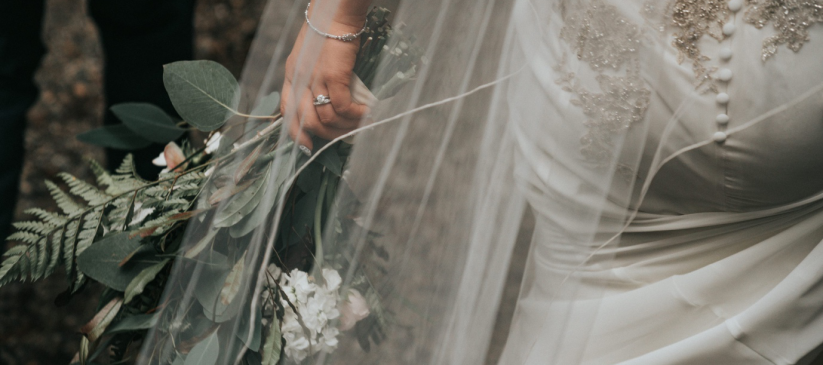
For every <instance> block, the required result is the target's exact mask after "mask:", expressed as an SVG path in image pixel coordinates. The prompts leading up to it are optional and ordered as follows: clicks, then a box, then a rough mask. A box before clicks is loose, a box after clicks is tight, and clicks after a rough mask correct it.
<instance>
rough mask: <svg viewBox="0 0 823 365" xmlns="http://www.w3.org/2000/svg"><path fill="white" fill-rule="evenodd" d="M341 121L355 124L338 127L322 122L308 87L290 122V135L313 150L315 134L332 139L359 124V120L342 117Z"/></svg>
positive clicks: (298, 142)
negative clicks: (312, 138)
mask: <svg viewBox="0 0 823 365" xmlns="http://www.w3.org/2000/svg"><path fill="white" fill-rule="evenodd" d="M327 106H328V105H327ZM341 122H342V123H345V124H348V125H354V126H353V127H350V128H336V127H334V126H330V125H326V124H324V123H323V122H321V120H320V116H319V115H318V111H317V108H316V107H315V105H314V98H313V97H312V96H311V92H310V91H309V90H308V89H306V91H305V92H304V93H303V97H302V98H300V100H299V105H298V109H297V115H296V117H295V118H293V119H292V121H291V123H289V135H290V136H291V137H292V139H293V140H294V141H295V142H297V144H299V145H301V146H306V147H308V148H309V149H310V150H311V149H312V148H313V144H312V142H311V137H310V136H312V135H314V136H317V137H320V138H322V139H326V140H332V139H335V138H337V137H340V136H342V135H344V134H346V133H348V132H350V131H352V130H353V129H354V128H355V127H356V126H357V121H352V120H346V119H341Z"/></svg>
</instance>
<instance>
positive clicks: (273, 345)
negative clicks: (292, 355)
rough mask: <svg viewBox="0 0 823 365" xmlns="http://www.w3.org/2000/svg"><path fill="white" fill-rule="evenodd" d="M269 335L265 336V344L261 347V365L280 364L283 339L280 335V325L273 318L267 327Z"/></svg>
mask: <svg viewBox="0 0 823 365" xmlns="http://www.w3.org/2000/svg"><path fill="white" fill-rule="evenodd" d="M269 326H270V327H269V334H268V336H266V344H265V345H263V352H262V353H261V355H263V365H277V363H278V362H280V352H281V350H282V345H283V342H282V340H283V337H282V336H281V335H280V323H279V322H278V321H277V319H276V318H275V320H274V321H272V323H271V325H269Z"/></svg>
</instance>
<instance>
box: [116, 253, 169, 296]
mask: <svg viewBox="0 0 823 365" xmlns="http://www.w3.org/2000/svg"><path fill="white" fill-rule="evenodd" d="M168 262H169V259H165V260H163V261H160V262H158V263H156V264H154V265H152V266H149V267H147V268H145V269H143V271H141V272H140V274H138V275H137V276H135V277H134V279H132V280H131V282H130V283H129V286H127V287H126V293H125V295H126V298H125V299H126V303H129V302H131V300H132V299H134V297H136V296H138V295H140V294H142V293H143V290H144V289H146V285H148V284H149V283H150V282H151V281H152V280H154V278H155V277H156V276H157V274H158V273H159V272H160V270H163V268H164V267H166V264H167V263H168Z"/></svg>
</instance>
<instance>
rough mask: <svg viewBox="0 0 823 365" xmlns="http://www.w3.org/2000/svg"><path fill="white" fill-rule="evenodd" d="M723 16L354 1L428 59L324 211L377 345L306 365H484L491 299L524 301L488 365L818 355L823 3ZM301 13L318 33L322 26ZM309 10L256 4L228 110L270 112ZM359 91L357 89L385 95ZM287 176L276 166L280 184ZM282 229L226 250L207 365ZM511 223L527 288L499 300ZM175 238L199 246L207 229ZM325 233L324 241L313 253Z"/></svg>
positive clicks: (350, 335)
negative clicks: (254, 24) (368, 292)
mask: <svg viewBox="0 0 823 365" xmlns="http://www.w3.org/2000/svg"><path fill="white" fill-rule="evenodd" d="M740 3H742V4H740V7H741V8H739V9H737V10H735V7H736V6H737V4H736V0H732V1H730V2H727V1H715V0H693V1H680V0H672V1H669V0H650V1H647V0H620V1H617V0H614V1H611V0H552V1H542V0H396V1H388V0H386V1H376V2H375V4H374V5H379V6H386V7H387V8H389V9H390V10H392V12H393V17H392V21H391V23H392V25H393V26H394V27H395V28H396V29H401V30H402V32H403V34H404V35H405V36H407V37H409V38H408V39H410V40H411V41H410V42H413V44H407V43H406V42H399V43H398V42H394V43H392V42H391V41H389V42H387V43H386V47H389V45H390V46H391V47H395V48H396V50H394V49H390V50H389V51H392V52H400V53H402V52H406V51H407V49H408V48H409V47H412V46H413V47H419V48H420V49H421V50H422V51H423V55H424V56H423V57H422V60H421V62H420V64H419V65H418V66H419V67H417V68H416V69H415V73H414V75H412V76H410V78H411V80H410V81H409V82H407V83H406V84H405V85H404V86H403V87H402V88H400V89H399V90H398V91H397V92H396V93H395V94H394V95H391V96H389V97H384V98H383V99H382V100H379V101H377V102H374V103H373V104H372V113H371V115H369V117H368V118H367V120H365V121H364V123H363V130H362V131H360V132H358V133H356V135H355V136H354V139H353V141H350V140H349V142H351V143H352V145H353V148H352V152H351V157H350V159H349V163H348V165H347V170H348V171H347V172H346V173H345V174H344V179H345V181H346V182H347V184H348V185H349V186H350V188H351V189H350V190H349V189H346V191H345V192H343V191H341V192H340V193H339V194H337V199H339V200H340V203H339V204H335V206H336V207H342V206H344V205H345V206H348V207H350V206H351V205H348V202H350V201H351V200H352V199H353V197H354V199H355V200H356V201H358V203H357V204H355V205H354V206H355V208H353V209H354V210H355V211H356V212H354V213H351V212H347V214H353V215H355V216H357V222H358V224H359V225H360V226H361V227H362V232H363V233H358V234H355V235H354V237H355V239H353V240H349V241H347V242H346V245H350V246H351V247H346V248H345V249H341V248H337V249H340V250H341V252H345V253H347V254H348V255H350V256H348V262H349V266H347V267H342V268H339V272H340V275H341V277H342V279H343V284H342V285H343V286H344V287H345V286H346V285H349V284H351V283H352V280H356V277H355V276H354V275H353V274H352V273H353V272H354V271H355V270H361V269H362V270H365V272H367V273H368V275H367V276H368V280H369V285H370V286H371V287H373V288H374V289H375V290H376V293H377V294H378V296H377V299H376V300H379V301H380V304H381V306H382V308H383V310H384V312H385V313H384V316H385V320H384V321H383V322H382V324H381V325H380V326H381V328H380V329H379V335H378V336H376V337H379V338H376V337H375V336H365V344H364V343H363V342H364V338H363V335H362V333H358V331H359V330H358V329H353V330H349V331H342V332H340V335H339V336H338V340H339V343H338V344H337V346H336V350H334V351H330V352H328V353H325V352H322V353H320V354H318V355H317V356H316V357H314V358H309V359H313V360H312V361H314V362H311V363H317V364H320V363H324V364H326V363H327V364H444V365H445V364H450V365H451V364H467V365H468V364H483V363H484V361H485V359H486V356H487V353H488V348H489V347H490V345H491V344H490V343H491V341H492V332H493V330H494V327H495V326H494V325H495V321H496V318H497V313H498V310H499V308H500V306H501V301H502V300H503V299H504V298H503V295H502V294H503V288H504V286H505V285H519V286H520V288H521V289H520V295H519V299H518V300H517V309H516V311H515V314H514V319H513V324H512V328H511V330H510V333H509V335H508V340H507V343H506V344H505V350H504V352H503V355H502V356H503V358H502V360H501V362H500V363H501V364H506V365H509V364H563V365H566V364H579V363H586V364H612V363H621V362H622V363H625V364H695V363H704V364H721V363H722V364H737V363H741V364H743V363H748V364H752V363H764V364H768V363H774V364H794V363H801V362H800V359H801V358H803V357H804V356H807V354H808V353H810V352H812V351H813V349H815V348H816V347H817V346H818V345H819V344H820V343H823V331H821V330H820V329H819V328H823V326H821V323H820V321H823V316H821V315H820V314H819V313H818V312H820V308H821V307H823V304H821V303H823V289H821V288H819V286H820V285H819V284H820V283H821V281H820V280H821V277H823V273H821V270H823V269H821V268H820V265H814V262H817V263H819V262H821V261H820V260H816V261H815V259H816V258H820V256H821V255H823V252H821V250H823V249H821V248H819V247H817V246H818V243H819V242H820V240H821V239H823V232H821V229H823V228H822V227H823V224H821V223H823V195H821V194H820V192H823V179H820V176H819V175H820V174H821V173H820V172H819V171H823V170H821V169H819V167H823V166H820V165H823V163H819V162H816V160H819V159H820V158H819V156H820V154H816V155H815V154H814V153H816V152H823V151H820V149H821V147H819V146H820V145H823V144H821V143H819V141H820V140H821V139H816V140H815V139H814V137H821V138H823V124H821V120H823V118H821V116H823V113H821V110H823V93H822V92H821V91H822V90H823V66H821V65H819V64H820V62H819V59H820V56H821V55H823V30H822V29H820V28H823V26H821V25H820V24H816V23H817V22H820V21H822V20H823V10H821V8H823V4H821V3H820V2H819V1H812V0H809V1H784V2H780V1H767V0H749V1H747V2H745V3H744V2H742V1H740ZM776 3H781V4H783V3H785V4H789V5H785V4H783V5H781V4H777V5H775V4H776ZM314 6H316V8H315V11H314V13H313V15H312V23H313V24H315V25H317V26H318V27H319V28H320V29H323V26H324V25H325V24H327V23H328V20H329V19H330V17H331V14H332V12H333V11H334V9H335V8H336V7H337V6H338V4H337V1H335V0H315V4H314ZM775 6H776V7H777V8H775ZM781 6H784V7H781ZM305 7H306V3H305V2H304V1H292V0H271V1H270V2H269V4H268V6H267V7H266V9H265V12H264V13H263V14H262V15H261V16H262V21H261V26H260V29H259V30H258V33H257V39H256V41H255V43H254V45H253V48H252V52H251V54H250V55H249V58H248V61H247V66H246V69H245V71H244V73H243V75H242V79H241V85H240V88H241V91H242V100H241V104H244V105H248V106H251V107H253V106H255V105H258V104H259V103H261V101H262V100H264V99H265V98H266V97H267V96H268V95H270V94H271V93H272V92H275V91H279V89H280V88H281V87H282V84H283V78H284V75H283V72H284V64H285V59H286V57H287V56H288V52H289V51H290V50H291V46H292V43H293V42H294V39H295V37H296V34H297V32H298V30H299V28H300V27H301V26H302V24H303V22H304V13H303V12H304V10H305ZM770 7H771V8H770ZM784 10H786V11H785V12H784ZM790 12H794V13H791V14H790ZM729 24H731V26H730V25H729ZM781 24H783V25H785V24H789V25H788V26H781ZM735 27H736V29H735ZM801 28H802V29H801ZM319 46H320V45H319V44H312V43H311V42H309V43H308V44H306V45H304V46H303V48H302V53H301V55H300V58H299V61H298V62H299V63H304V64H312V63H313V62H314V61H315V60H316V59H317V57H318V52H319V49H320V47H319ZM801 48H802V50H801ZM727 51H728V52H734V55H733V56H729V57H726V53H727ZM815 59H816V60H817V61H814V60H815ZM377 67H378V68H377V70H378V71H377V76H376V77H375V80H374V82H376V83H380V82H386V80H390V79H392V78H393V77H397V76H398V75H396V74H394V73H391V72H390V71H388V70H390V69H391V67H389V66H386V65H384V64H380V65H379V66H377ZM307 82H308V80H307V79H305V78H304V79H302V80H301V79H300V78H299V77H298V78H296V79H295V81H294V85H293V87H295V88H299V87H303V86H304V85H305V84H306V83H307ZM360 92H362V90H360ZM363 101H364V102H365V101H366V100H363ZM250 109H251V108H250ZM293 114H294V110H287V111H286V113H285V117H286V119H288V118H289V117H292V116H293ZM801 122H802V123H801ZM267 123H269V121H265V120H257V121H250V122H248V123H246V125H244V126H243V128H244V129H245V130H247V131H254V130H258V129H260V128H265V127H266V125H267ZM809 123H817V124H821V125H820V126H809V125H810V124H809ZM803 126H806V127H803ZM782 128H787V129H791V130H793V131H794V132H792V133H794V134H792V133H788V134H787V132H785V130H784V129H782ZM738 136H739V138H738ZM236 138H240V140H239V141H238V142H239V143H242V138H243V137H242V136H240V134H237V135H236ZM283 138H286V137H283ZM787 145H788V146H789V147H787ZM798 150H799V151H800V152H798ZM315 152H316V153H317V152H318V151H317V150H316V151H315ZM295 156H298V154H295V153H290V154H285V153H284V154H282V155H279V156H276V157H275V159H274V161H273V162H272V163H273V164H274V166H281V165H282V166H290V165H294V164H297V166H298V168H299V166H300V165H301V163H304V162H305V161H306V160H305V159H302V158H298V157H295ZM319 156H322V153H317V154H316V155H315V158H320V157H319ZM793 156H794V157H793ZM798 159H799V160H800V161H799V162H798V161H797V160H798ZM752 166H754V171H751V169H752ZM815 168H818V169H816V170H815ZM289 173H292V171H291V170H289V169H278V168H273V169H271V175H270V178H269V180H268V181H269V182H271V183H273V182H274V181H277V176H276V175H277V174H289ZM281 178H282V176H281ZM275 190H276V189H275ZM737 193H739V194H737ZM747 194H748V195H747ZM201 199H208V197H207V196H204V197H201ZM344 200H345V201H344ZM264 201H266V200H265V198H264ZM286 209H287V208H285V207H284V204H280V205H279V206H278V207H276V209H273V210H272V213H271V214H272V218H271V219H270V220H269V221H267V223H266V224H263V225H261V226H259V227H257V228H255V229H253V230H251V231H249V232H244V233H245V234H243V235H237V236H238V237H231V238H227V239H236V240H242V241H243V242H244V244H245V245H247V247H248V248H247V249H246V250H245V251H244V253H242V255H240V256H241V258H240V260H245V261H244V262H245V263H248V264H249V267H247V268H246V269H245V270H243V271H242V272H243V276H244V277H243V279H242V280H243V285H242V287H241V289H240V290H239V293H238V295H236V296H235V297H234V299H233V302H232V303H226V305H227V307H236V311H237V313H239V316H240V317H244V316H245V319H241V320H236V321H227V322H226V324H225V327H226V329H225V330H221V331H222V332H221V336H222V337H221V338H223V340H221V345H220V348H221V352H220V355H219V358H218V359H219V360H218V363H220V364H235V363H245V361H248V359H245V358H244V349H245V348H247V347H249V346H250V344H249V343H248V342H249V341H248V336H247V335H246V333H247V332H250V331H253V330H254V329H253V328H254V327H255V326H254V325H249V323H256V322H259V321H260V317H259V316H258V315H257V314H256V313H258V312H259V311H260V310H261V309H260V308H261V307H262V306H263V305H264V304H263V303H262V302H261V300H260V299H259V298H260V296H261V292H262V291H264V290H265V289H264V286H265V285H264V282H265V277H266V275H268V274H267V269H268V268H269V264H270V263H271V262H273V260H275V258H274V256H273V254H272V251H273V250H274V244H275V243H274V242H273V238H272V237H274V236H275V234H276V233H277V232H278V230H279V229H283V227H279V226H278V224H277V222H278V221H279V220H278V219H275V218H274V217H279V216H280V215H282V214H284V211H285V210H286ZM340 209H342V208H340ZM527 209H529V210H531V212H532V214H533V215H534V217H535V220H536V224H535V230H534V234H533V238H532V242H531V245H530V248H529V258H528V260H527V263H526V264H525V268H524V277H523V280H522V282H519V283H507V282H506V274H507V272H508V268H509V264H510V261H511V256H512V249H513V247H514V242H515V239H516V237H517V234H518V231H519V229H520V227H521V223H522V220H523V217H524V212H525V211H526V210H527ZM189 228H190V230H189V232H188V233H187V236H188V237H189V238H188V239H187V242H188V244H189V245H195V244H197V241H198V240H199V239H200V238H201V237H202V234H203V232H204V231H207V230H208V229H209V228H210V222H209V221H208V220H206V221H203V222H200V223H198V224H196V225H193V226H192V227H189ZM369 231H370V232H373V233H374V234H372V233H367V232H369ZM300 234H302V232H300ZM339 234H341V233H340V229H339V227H335V226H333V225H332V224H327V225H326V227H324V229H323V233H322V242H323V245H324V246H325V247H326V248H325V249H335V248H334V245H335V243H336V242H337V241H336V237H337V235H339ZM764 242H765V243H764ZM209 265H210V263H208V262H200V263H194V264H193V263H191V262H188V263H186V264H178V265H177V266H176V268H175V274H174V278H173V279H172V280H173V281H172V283H170V284H169V285H167V288H169V289H168V290H169V291H172V292H173V293H171V292H170V293H167V296H172V295H174V296H175V298H180V299H179V300H178V299H175V300H174V301H171V302H167V303H168V305H166V306H165V307H164V308H163V309H162V310H163V311H164V313H165V314H164V315H165V316H167V317H168V318H171V320H169V321H168V322H164V323H171V324H172V325H170V327H169V328H156V329H153V330H152V331H150V333H149V336H148V338H147V339H146V340H145V343H146V344H145V345H144V351H143V353H142V354H141V356H140V361H142V362H143V363H147V364H148V363H152V364H153V363H166V362H171V361H175V359H176V358H177V357H176V355H175V354H176V353H178V352H180V351H186V350H185V349H184V348H180V347H179V346H178V345H177V344H173V345H168V346H165V347H164V349H165V350H163V351H158V350H157V348H158V347H156V346H153V345H151V344H153V343H158V342H160V343H162V342H168V343H172V342H174V339H175V336H176V335H177V334H179V333H181V332H183V331H186V328H177V327H174V324H175V322H174V320H173V319H174V318H178V317H180V316H182V315H183V314H184V313H185V312H186V311H187V310H188V309H189V308H191V307H192V305H193V303H196V301H197V299H196V291H197V290H196V288H197V283H198V281H200V280H214V278H212V277H211V276H209V275H210V274H209V268H208V266H209ZM313 274H314V275H321V273H320V268H318V267H315V268H314V272H313ZM372 300H374V298H372ZM506 300H514V299H512V298H508V299H506ZM509 305H511V304H509ZM207 311H208V310H207ZM788 313H794V314H793V315H796V316H797V317H796V319H792V318H791V316H789V315H788ZM210 315H216V313H211V314H210ZM815 326H816V327H815ZM815 328H817V329H815ZM244 331H245V332H244ZM735 331H736V332H735ZM380 339H382V341H377V340H380ZM378 342H379V343H378ZM712 346H715V347H716V348H713V347H712ZM161 347H163V346H161ZM713 351H714V352H713ZM723 353H726V354H729V355H728V359H726V358H724V357H722V356H725V355H722V356H721V355H717V354H723ZM701 354H706V355H705V356H706V357H704V358H701V357H700V356H702V355H701ZM806 358H808V357H806ZM717 359H723V360H722V361H720V360H717ZM288 361H289V360H286V363H289V362H288ZM306 361H307V362H308V361H309V360H306Z"/></svg>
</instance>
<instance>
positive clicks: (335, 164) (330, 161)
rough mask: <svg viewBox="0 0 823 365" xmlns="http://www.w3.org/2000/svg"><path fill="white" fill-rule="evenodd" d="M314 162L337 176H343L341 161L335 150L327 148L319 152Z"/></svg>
mask: <svg viewBox="0 0 823 365" xmlns="http://www.w3.org/2000/svg"><path fill="white" fill-rule="evenodd" d="M315 162H316V163H319V164H321V165H323V167H325V168H326V169H327V170H329V171H331V172H333V173H334V174H335V175H337V176H340V175H341V174H343V160H342V159H341V158H340V156H339V155H338V154H337V149H336V148H329V149H327V150H325V151H323V152H321V153H320V156H317V160H316V161H315Z"/></svg>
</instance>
